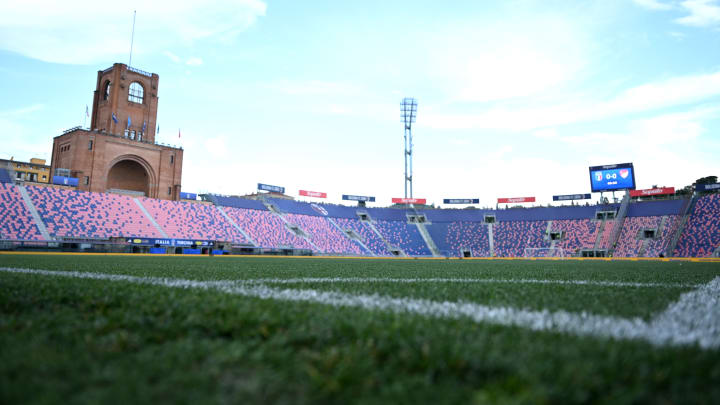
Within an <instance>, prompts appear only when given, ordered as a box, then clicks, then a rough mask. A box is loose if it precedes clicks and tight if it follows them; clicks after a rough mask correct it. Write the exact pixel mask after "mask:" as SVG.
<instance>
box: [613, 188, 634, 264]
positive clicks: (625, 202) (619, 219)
mask: <svg viewBox="0 0 720 405" xmlns="http://www.w3.org/2000/svg"><path fill="white" fill-rule="evenodd" d="M629 206H630V192H628V191H625V196H624V197H623V199H622V203H621V204H620V209H619V210H618V214H617V216H615V228H613V233H612V236H611V237H610V245H609V246H608V250H609V251H610V252H612V251H614V250H615V245H617V241H618V240H619V239H620V234H621V233H622V228H623V224H624V223H625V217H626V216H627V211H628V207H629Z"/></svg>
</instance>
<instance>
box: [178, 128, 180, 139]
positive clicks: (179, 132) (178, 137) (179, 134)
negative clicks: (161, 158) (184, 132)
mask: <svg viewBox="0 0 720 405" xmlns="http://www.w3.org/2000/svg"><path fill="white" fill-rule="evenodd" d="M179 138H180V128H178V139H179Z"/></svg>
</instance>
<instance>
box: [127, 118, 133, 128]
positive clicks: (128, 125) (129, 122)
mask: <svg viewBox="0 0 720 405" xmlns="http://www.w3.org/2000/svg"><path fill="white" fill-rule="evenodd" d="M130 125H132V124H131V121H130V116H129V115H128V124H127V127H128V128H130Z"/></svg>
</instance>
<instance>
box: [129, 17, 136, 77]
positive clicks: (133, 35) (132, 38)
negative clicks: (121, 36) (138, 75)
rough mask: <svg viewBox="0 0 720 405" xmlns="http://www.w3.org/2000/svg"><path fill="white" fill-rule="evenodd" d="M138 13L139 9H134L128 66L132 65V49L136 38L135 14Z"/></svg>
mask: <svg viewBox="0 0 720 405" xmlns="http://www.w3.org/2000/svg"><path fill="white" fill-rule="evenodd" d="M136 14H137V10H133V27H132V35H131V36H130V61H129V62H128V67H130V66H132V49H133V41H134V40H135V15H136Z"/></svg>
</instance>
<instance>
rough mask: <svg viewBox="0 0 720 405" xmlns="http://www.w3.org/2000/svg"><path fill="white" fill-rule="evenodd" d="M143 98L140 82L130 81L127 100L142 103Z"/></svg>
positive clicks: (143, 92)
mask: <svg viewBox="0 0 720 405" xmlns="http://www.w3.org/2000/svg"><path fill="white" fill-rule="evenodd" d="M144 98H145V89H143V86H142V84H140V83H138V82H132V83H130V89H129V91H128V101H132V102H133V103H138V104H142V103H143V99H144Z"/></svg>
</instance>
